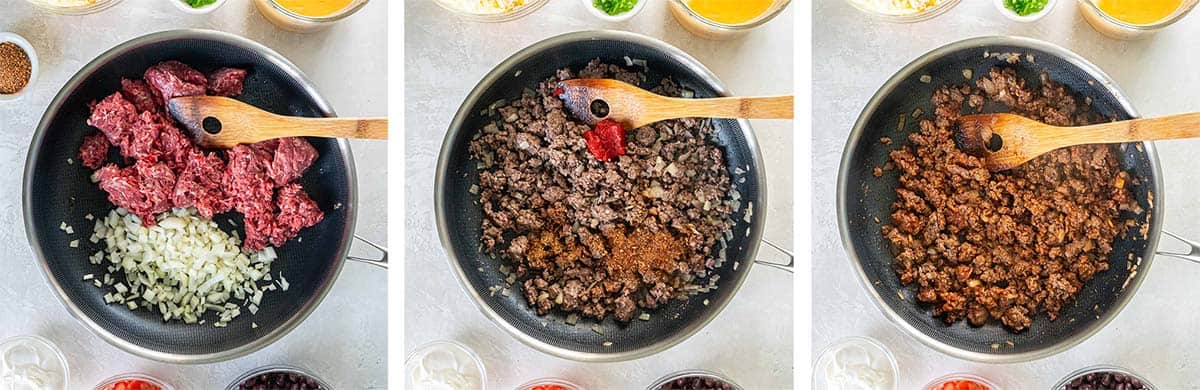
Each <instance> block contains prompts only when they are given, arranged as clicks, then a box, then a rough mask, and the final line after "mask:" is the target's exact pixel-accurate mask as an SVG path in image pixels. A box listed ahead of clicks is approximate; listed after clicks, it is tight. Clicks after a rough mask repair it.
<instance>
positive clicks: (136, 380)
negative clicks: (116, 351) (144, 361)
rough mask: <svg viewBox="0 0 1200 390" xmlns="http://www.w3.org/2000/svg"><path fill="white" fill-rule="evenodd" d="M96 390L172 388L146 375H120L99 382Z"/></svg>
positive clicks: (155, 389) (157, 389)
mask: <svg viewBox="0 0 1200 390" xmlns="http://www.w3.org/2000/svg"><path fill="white" fill-rule="evenodd" d="M96 390H172V387H171V386H169V385H167V384H166V383H164V382H163V381H161V380H159V379H158V378H155V377H152V376H149V375H146V374H121V375H117V376H114V377H112V378H108V380H106V381H104V382H100V385H99V386H96Z"/></svg>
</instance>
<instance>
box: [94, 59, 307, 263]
mask: <svg viewBox="0 0 1200 390" xmlns="http://www.w3.org/2000/svg"><path fill="white" fill-rule="evenodd" d="M212 76H213V77H212V78H211V79H207V78H205V77H204V75H203V74H202V73H200V72H199V71H196V70H195V69H192V68H191V67H189V66H187V65H184V64H183V63H180V62H177V61H167V62H163V63H160V64H157V65H154V66H152V67H150V69H147V70H146V72H145V78H146V79H145V81H142V80H129V79H122V80H121V91H120V92H116V93H113V94H112V95H109V96H107V97H105V98H104V99H102V100H101V101H99V102H95V103H93V104H91V105H90V106H91V115H90V117H89V118H88V121H87V123H88V124H89V125H91V126H93V127H96V128H97V129H99V130H100V132H99V133H95V134H90V135H86V136H84V138H83V141H82V144H81V146H80V148H79V157H80V160H81V161H82V163H83V165H84V166H85V167H88V168H92V169H97V168H98V170H97V171H96V172H95V173H94V176H93V178H94V179H95V180H96V181H97V182H98V183H99V186H100V188H101V189H103V190H104V191H105V192H107V193H108V199H109V201H111V202H112V203H113V204H114V205H116V206H118V207H123V208H125V209H127V210H129V211H130V212H133V213H134V214H137V215H138V216H139V217H141V219H142V221H143V222H144V223H146V224H147V225H150V224H153V223H154V221H155V218H154V216H155V214H158V213H162V212H165V211H168V210H170V209H171V208H172V207H195V208H196V211H197V212H199V213H200V215H202V216H204V217H205V218H212V217H213V216H214V215H216V214H221V213H224V212H228V211H230V210H231V209H236V210H237V211H239V212H241V213H243V214H244V217H245V218H244V220H245V224H244V225H245V237H246V239H245V243H244V245H245V248H246V249H247V250H250V251H257V250H260V249H263V248H264V247H266V245H267V244H268V243H270V244H272V245H275V246H280V245H283V244H284V243H285V242H286V241H287V240H289V239H291V238H292V237H295V236H296V234H298V233H299V232H300V230H301V229H303V228H306V227H309V226H312V225H315V224H317V223H318V222H320V221H321V220H322V219H323V218H324V214H323V213H322V212H321V209H320V208H319V207H318V206H317V204H316V202H313V201H312V199H310V198H309V197H308V195H307V194H305V193H304V190H303V188H301V187H300V185H299V184H296V183H294V181H295V180H296V179H298V178H300V176H301V175H302V174H303V173H304V171H305V170H306V169H308V167H309V166H310V165H312V163H313V161H315V160H316V158H317V151H316V149H315V148H313V147H312V145H310V144H309V143H308V141H305V140H304V139H301V138H284V139H280V140H270V141H264V142H260V143H257V144H253V145H240V146H237V147H235V148H233V149H231V150H229V151H228V152H220V151H204V150H200V148H199V147H197V146H195V145H194V144H192V142H191V140H190V139H188V138H187V136H185V135H184V134H183V132H181V131H180V130H179V128H178V126H176V124H175V122H174V121H173V120H171V119H170V118H169V117H167V116H166V115H167V114H166V111H165V110H164V105H163V104H164V102H165V101H166V100H167V99H170V98H173V97H178V96H193V95H203V94H204V93H205V90H206V89H210V91H211V92H212V93H214V94H221V95H224V96H235V95H238V94H240V93H241V92H242V83H243V80H244V78H245V76H246V72H245V71H244V70H240V69H233V68H221V69H219V70H217V71H216V72H213V75H212ZM210 81H211V82H210ZM110 145H111V146H113V147H116V148H117V150H118V152H119V153H120V155H121V156H122V157H124V158H125V159H126V161H121V162H120V163H121V164H118V163H108V164H107V165H105V163H106V162H107V160H108V149H109V146H110ZM222 154H225V155H226V156H227V157H226V158H227V159H228V162H226V159H223V158H222ZM130 163H132V164H130ZM122 166H124V167H122ZM276 187H280V188H279V190H278V191H276Z"/></svg>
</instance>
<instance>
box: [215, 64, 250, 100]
mask: <svg viewBox="0 0 1200 390" xmlns="http://www.w3.org/2000/svg"><path fill="white" fill-rule="evenodd" d="M245 80H246V70H245V69H237V68H221V69H217V70H216V71H214V72H212V74H210V75H208V94H209V95H213V96H227V97H234V96H237V95H241V94H242V84H243V82H244V81H245Z"/></svg>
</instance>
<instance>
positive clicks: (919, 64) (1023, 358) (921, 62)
mask: <svg viewBox="0 0 1200 390" xmlns="http://www.w3.org/2000/svg"><path fill="white" fill-rule="evenodd" d="M997 45H1008V46H1018V47H1027V48H1031V49H1036V50H1040V51H1044V52H1047V53H1052V54H1054V55H1055V56H1058V57H1060V58H1062V59H1064V60H1066V61H1067V62H1069V63H1071V64H1073V65H1075V66H1076V67H1078V68H1079V69H1081V70H1083V71H1085V72H1087V73H1088V74H1089V75H1090V76H1092V77H1093V78H1094V79H1095V80H1096V81H1097V87H1098V88H1104V89H1107V90H1108V91H1110V92H1111V93H1112V94H1113V96H1114V97H1116V99H1117V101H1118V102H1119V103H1120V105H1121V107H1122V109H1124V110H1125V111H1126V112H1128V113H1129V115H1130V116H1132V117H1138V116H1139V115H1138V113H1137V111H1136V110H1134V108H1133V105H1131V104H1130V103H1129V100H1128V99H1127V98H1126V97H1125V94H1124V93H1123V92H1121V90H1120V89H1119V88H1117V86H1116V83H1115V82H1114V81H1113V80H1112V78H1111V77H1109V76H1108V75H1107V74H1105V73H1104V72H1103V71H1101V70H1100V68H1098V67H1096V66H1095V65H1093V64H1092V63H1090V62H1088V61H1087V60H1085V59H1083V57H1080V56H1079V55H1078V54H1075V53H1073V52H1071V51H1070V50H1067V49H1065V48H1063V47H1061V46H1058V45H1054V44H1051V43H1048V42H1044V41H1040V40H1037V39H1033V38H1026V37H1002V36H990V37H976V38H969V39H965V40H962V41H958V42H954V43H950V44H948V45H945V46H942V47H940V48H937V49H934V50H933V51H930V52H928V53H926V54H924V55H922V56H920V57H918V58H917V59H915V60H913V61H912V62H911V63H909V64H908V65H906V66H905V67H904V68H902V69H900V71H898V72H896V74H895V75H894V76H892V77H891V78H889V79H888V81H887V82H886V83H884V84H883V86H882V87H880V88H879V91H877V92H876V93H875V95H874V96H873V97H871V100H870V102H868V103H867V106H866V107H865V108H863V111H862V113H861V114H860V115H859V117H858V120H857V121H856V122H855V123H854V128H853V129H852V130H851V131H850V136H849V138H848V139H847V141H846V146H845V148H844V149H843V151H842V161H841V165H840V167H839V169H838V184H837V191H838V196H837V210H838V231H839V233H840V236H841V239H842V246H843V247H844V248H845V250H846V254H847V255H848V256H849V257H848V260H849V261H850V264H851V265H852V266H853V267H854V270H855V272H857V273H858V276H859V278H858V279H859V283H860V284H861V285H862V287H863V289H864V290H866V291H867V293H868V294H870V296H871V302H872V303H874V304H875V307H877V308H878V309H879V311H880V312H882V313H883V314H884V316H886V317H887V319H888V320H889V321H890V322H892V323H893V324H895V326H896V327H898V328H900V329H901V330H903V331H904V333H906V334H908V335H909V336H911V337H913V338H915V339H917V341H920V342H921V343H923V344H925V345H926V346H929V347H930V348H933V349H935V350H937V351H939V352H942V353H944V354H947V355H950V356H954V357H957V358H960V359H966V360H971V361H976V362H983V363H1019V362H1027V361H1031V360H1037V359H1041V358H1045V357H1048V356H1051V355H1055V354H1057V353H1059V352H1063V351H1066V350H1068V349H1070V348H1071V347H1074V346H1075V345H1078V344H1079V343H1081V342H1083V341H1084V340H1087V339H1088V338H1090V337H1091V336H1092V335H1094V334H1096V333H1097V332H1099V331H1100V330H1101V329H1103V328H1104V326H1105V325H1107V324H1108V323H1109V322H1110V321H1112V319H1113V318H1115V317H1116V316H1117V315H1118V314H1119V313H1120V312H1121V310H1122V309H1124V308H1125V305H1127V304H1128V303H1129V301H1130V300H1131V299H1132V298H1133V296H1134V295H1135V293H1136V292H1137V289H1138V287H1140V286H1141V284H1142V280H1143V279H1144V278H1141V277H1138V278H1133V279H1131V280H1130V283H1129V285H1128V286H1127V287H1126V290H1125V291H1124V292H1123V293H1122V294H1121V296H1120V297H1118V298H1117V302H1116V303H1115V304H1114V306H1113V307H1112V309H1111V313H1112V315H1108V316H1104V318H1102V319H1100V320H1098V321H1096V322H1094V323H1093V324H1092V325H1091V326H1089V327H1087V328H1086V329H1084V330H1083V331H1082V332H1080V333H1077V334H1075V335H1073V336H1071V337H1069V338H1066V339H1064V340H1062V341H1059V342H1058V343H1055V344H1053V345H1050V346H1047V347H1044V348H1041V349H1038V350H1033V351H1029V352H1024V353H1017V354H1009V355H994V354H988V353H979V352H974V351H968V350H964V349H961V348H957V347H954V346H951V345H948V344H946V343H943V342H941V341H938V340H937V339H934V338H933V337H930V336H928V335H926V334H924V333H922V332H921V331H920V330H918V329H917V328H916V327H914V326H913V325H912V324H909V323H907V322H905V321H904V319H903V318H902V317H900V315H899V314H898V313H896V312H895V311H894V310H892V309H891V307H889V306H888V305H887V304H885V303H884V300H883V297H881V296H880V295H879V292H878V291H876V290H875V289H874V288H872V287H871V286H872V284H871V281H870V279H869V278H868V276H867V274H866V272H865V271H864V270H863V266H862V261H861V259H859V257H858V254H857V253H855V251H854V247H853V245H852V241H853V237H852V236H851V234H850V231H849V229H848V228H847V227H848V226H849V216H848V215H847V212H846V210H848V208H849V207H851V205H850V204H848V203H847V199H846V197H845V196H844V194H845V192H846V190H847V188H849V187H848V186H851V185H855V184H856V183H849V182H848V174H849V173H848V172H849V166H850V164H851V159H850V157H851V156H850V153H851V152H852V149H853V148H854V145H856V144H858V143H859V142H861V138H862V137H863V133H864V132H865V131H866V130H865V127H866V125H867V120H868V117H869V116H870V114H871V113H872V112H874V111H875V110H876V109H877V108H878V106H879V105H880V104H881V102H882V101H883V99H884V97H886V96H888V95H889V94H891V93H893V92H894V91H895V89H896V87H897V86H898V85H899V84H900V83H901V82H902V81H904V80H906V79H908V78H910V77H913V76H915V75H916V74H917V72H919V71H920V70H921V69H922V68H923V67H924V66H925V65H927V64H928V63H930V62H932V61H933V60H934V59H936V58H940V57H942V56H944V55H946V54H948V53H952V52H956V51H959V50H964V49H970V48H976V47H978V48H982V47H989V46H997ZM1142 146H1143V148H1145V152H1146V155H1147V157H1148V158H1149V160H1150V166H1151V169H1152V170H1153V171H1154V183H1152V184H1153V187H1152V188H1153V191H1154V193H1155V194H1156V196H1155V207H1154V211H1153V213H1152V215H1151V218H1150V219H1151V220H1150V230H1149V232H1150V234H1149V236H1148V237H1147V238H1146V241H1147V242H1146V253H1145V254H1143V259H1142V262H1141V264H1140V265H1139V266H1138V269H1139V272H1140V273H1142V274H1143V275H1144V274H1145V272H1147V271H1149V269H1150V265H1151V263H1152V262H1153V259H1154V255H1155V253H1156V248H1157V246H1158V239H1159V233H1160V232H1162V213H1163V211H1162V210H1163V191H1162V188H1163V183H1162V167H1161V165H1159V161H1158V153H1157V152H1156V151H1155V149H1154V143H1153V142H1143V143H1142Z"/></svg>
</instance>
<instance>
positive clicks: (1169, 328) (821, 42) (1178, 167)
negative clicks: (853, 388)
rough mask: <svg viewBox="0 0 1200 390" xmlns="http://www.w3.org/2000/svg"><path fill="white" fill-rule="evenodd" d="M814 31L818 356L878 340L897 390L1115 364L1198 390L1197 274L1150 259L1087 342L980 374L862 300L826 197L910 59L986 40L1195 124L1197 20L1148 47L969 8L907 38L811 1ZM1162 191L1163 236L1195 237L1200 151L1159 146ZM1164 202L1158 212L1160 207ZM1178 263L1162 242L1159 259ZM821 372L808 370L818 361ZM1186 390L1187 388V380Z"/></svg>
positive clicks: (1007, 382) (1143, 109) (910, 30)
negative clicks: (1066, 64) (1083, 68)
mask: <svg viewBox="0 0 1200 390" xmlns="http://www.w3.org/2000/svg"><path fill="white" fill-rule="evenodd" d="M816 3H817V4H816V6H815V8H814V14H813V20H814V24H815V25H814V29H813V31H814V32H813V39H814V43H813V79H814V85H813V102H814V106H813V118H814V119H813V134H814V140H813V154H814V155H813V156H812V159H813V161H812V164H813V172H814V174H813V187H814V188H813V198H812V204H813V206H812V207H813V210H812V212H813V221H812V227H813V245H814V248H813V262H814V265H813V275H814V278H813V281H814V283H813V287H814V296H813V298H812V300H813V333H812V334H813V348H814V352H813V353H816V352H817V351H820V349H821V348H824V347H825V346H828V345H829V344H831V343H833V342H834V341H836V340H838V339H841V338H843V337H847V336H852V335H864V336H870V337H873V338H875V339H878V340H880V341H881V342H883V343H884V344H885V345H887V346H888V347H889V348H891V350H892V351H893V352H894V353H895V355H896V357H897V360H899V363H900V371H901V372H902V373H903V374H902V378H901V382H900V388H901V389H917V388H919V387H920V386H923V385H925V384H926V383H928V382H929V381H930V380H932V379H934V378H936V377H938V376H941V375H944V374H947V373H951V372H972V373H976V374H978V375H981V376H984V377H986V378H989V379H992V380H993V381H996V382H998V383H997V384H998V385H999V386H1001V387H1002V388H1004V389H1045V388H1049V387H1050V386H1053V385H1054V384H1055V383H1056V382H1057V381H1058V380H1060V379H1062V378H1063V377H1065V376H1066V375H1067V374H1069V373H1070V372H1072V371H1074V370H1076V369H1079V368H1082V367H1085V366H1091V365H1095V364H1101V363H1103V364H1115V365H1118V366H1124V367H1126V368H1129V369H1132V370H1134V371H1135V372H1137V373H1140V374H1141V375H1143V376H1145V377H1147V378H1148V379H1149V380H1150V381H1151V382H1152V383H1153V384H1154V385H1156V386H1157V387H1158V388H1159V389H1197V388H1200V385H1197V384H1196V382H1195V379H1196V378H1200V363H1198V360H1200V352H1198V351H1200V338H1197V337H1195V329H1194V328H1195V324H1197V323H1200V310H1196V309H1195V308H1194V307H1189V303H1190V302H1193V301H1195V300H1196V298H1200V293H1197V291H1196V289H1195V284H1196V282H1195V279H1196V275H1198V274H1200V265H1198V264H1191V263H1187V262H1184V261H1179V260H1175V259H1171V258H1167V257H1162V256H1159V257H1157V258H1156V259H1155V261H1154V263H1153V267H1151V269H1150V270H1149V271H1148V272H1149V274H1148V275H1146V279H1145V281H1144V283H1143V284H1142V287H1141V289H1140V290H1139V291H1138V293H1137V296H1136V297H1135V298H1134V299H1133V300H1132V301H1131V302H1130V303H1129V305H1128V306H1127V307H1126V308H1125V309H1124V311H1123V312H1122V313H1121V314H1120V316H1118V317H1117V318H1116V319H1114V320H1113V321H1112V322H1111V323H1109V324H1108V326H1107V327H1105V329H1104V330H1102V331H1100V333H1098V334H1096V335H1095V336H1093V337H1092V338H1091V339H1089V340H1087V341H1085V342H1083V343H1082V344H1080V345H1078V346H1076V347H1074V348H1072V349H1071V350H1069V351H1067V352H1064V353H1061V354H1058V355H1055V356H1053V357H1050V358H1046V359H1042V360H1038V361H1034V362H1029V363H1022V364H1011V365H987V364H976V363H971V362H967V361H963V360H958V359H955V358H951V357H949V356H946V355H943V354H940V353H938V352H936V351H934V350H933V349H930V348H928V347H925V346H924V345H923V344H921V343H919V342H917V341H916V340H915V339H912V338H910V337H908V336H906V335H904V334H903V333H901V331H900V330H898V329H897V328H895V327H894V326H892V325H891V324H890V323H889V322H888V320H887V319H885V318H884V316H883V315H882V314H881V313H880V312H879V310H877V309H876V307H875V306H874V304H872V302H871V301H869V300H868V297H867V294H866V292H865V291H864V290H863V288H862V287H861V286H860V285H859V282H858V279H857V276H856V275H855V273H854V271H853V270H852V269H851V265H850V263H849V261H848V259H847V255H846V252H845V251H844V250H843V248H842V244H841V240H840V239H839V238H838V230H837V217H836V215H837V210H836V209H835V207H836V206H835V204H836V201H835V199H836V198H835V194H836V182H837V174H836V172H837V169H838V164H839V161H840V158H841V154H842V147H843V146H844V144H845V142H846V136H847V135H848V134H849V132H850V128H851V127H852V126H853V124H854V121H855V120H856V119H857V118H858V114H859V112H860V111H861V110H862V108H863V106H864V105H866V103H867V100H869V99H870V98H871V96H872V95H873V94H874V93H875V91H876V90H877V89H878V88H879V87H880V86H881V85H883V83H884V81H885V80H887V78H889V77H891V76H892V74H894V73H895V72H896V71H898V70H899V69H900V68H901V67H903V66H904V65H905V64H907V63H908V62H909V61H911V60H913V59H914V58H916V57H917V56H919V55H921V54H924V53H925V52H927V51H929V50H932V49H934V48H936V47H939V46H942V45H944V44H947V43H950V42H954V41H958V40H961V39H964V38H968V37H973V36H981V35H1021V36H1028V37H1034V38H1038V39H1042V40H1046V41H1050V42H1052V43H1055V44H1058V45H1061V46H1064V47H1066V48H1068V49H1071V50H1073V51H1075V52H1076V53H1079V54H1080V55H1082V56H1083V57H1084V58H1087V59H1088V60H1089V61H1091V62H1092V63H1095V64H1096V65H1097V66H1099V67H1100V68H1101V69H1103V70H1104V71H1105V72H1106V73H1108V75H1109V76H1112V78H1113V79H1115V80H1116V83H1117V85H1118V86H1119V87H1120V88H1121V89H1122V90H1123V91H1124V92H1125V94H1126V95H1127V96H1128V97H1129V99H1130V100H1131V102H1132V103H1133V106H1134V107H1135V108H1137V110H1138V111H1139V112H1140V113H1141V114H1142V115H1145V116H1155V115H1165V114H1173V113H1182V112H1189V111H1197V110H1200V102H1198V101H1197V99H1196V98H1197V93H1196V92H1195V91H1196V89H1197V88H1198V87H1200V73H1198V72H1196V65H1197V64H1200V52H1198V51H1196V50H1195V48H1196V40H1195V37H1196V36H1198V35H1200V20H1198V18H1200V17H1198V16H1196V15H1192V16H1191V17H1189V18H1187V19H1184V20H1183V21H1181V22H1179V23H1178V24H1176V25H1174V26H1172V27H1170V28H1168V29H1166V30H1164V31H1161V32H1159V33H1158V34H1157V35H1156V36H1154V37H1153V38H1151V39H1149V40H1144V41H1137V42H1123V41H1116V40H1112V39H1109V38H1106V37H1104V36H1102V35H1100V34H1098V33H1096V32H1095V31H1094V30H1092V28H1091V27H1090V26H1089V25H1088V24H1087V23H1086V22H1085V21H1084V20H1083V18H1082V16H1081V15H1079V12H1078V11H1077V8H1076V4H1075V1H1072V0H1064V1H1060V2H1059V5H1058V7H1057V8H1056V9H1055V10H1054V11H1053V13H1052V14H1050V15H1047V16H1046V18H1045V19H1042V20H1041V21H1040V22H1037V23H1033V24H1018V23H1015V22H1011V21H1009V20H1008V19H1004V18H1003V17H1002V16H1001V15H1000V14H999V12H998V11H997V10H996V9H995V8H994V6H993V5H992V4H991V3H992V2H991V1H979V0H970V1H963V2H962V4H960V5H959V6H957V7H956V8H954V9H952V10H950V12H949V13H947V14H945V15H943V16H940V17H938V18H935V19H933V20H930V21H927V22H923V23H917V24H912V25H900V24H888V23H884V22H878V21H874V20H872V19H870V18H868V17H867V16H866V15H864V14H862V13H861V12H859V11H857V10H855V9H854V8H852V7H851V6H849V5H848V4H847V3H846V2H845V1H840V0H824V1H817V2H816ZM1157 146H1158V151H1159V158H1160V160H1161V162H1162V166H1163V171H1164V172H1163V177H1164V179H1165V183H1166V191H1165V194H1163V195H1164V196H1160V197H1159V199H1157V200H1158V202H1160V204H1161V207H1165V209H1164V210H1165V220H1164V221H1163V227H1164V228H1165V229H1167V230H1170V231H1172V232H1176V233H1179V234H1182V235H1184V236H1187V237H1192V238H1198V237H1200V225H1197V224H1195V221H1196V220H1197V219H1198V218H1200V207H1197V206H1200V199H1196V197H1194V196H1192V192H1193V190H1194V189H1195V188H1196V187H1195V183H1198V182H1200V169H1197V167H1198V166H1197V164H1196V157H1195V150H1196V149H1197V148H1200V141H1170V142H1159V143H1157ZM1162 202H1165V203H1162ZM1162 248H1170V249H1179V248H1180V245H1179V244H1178V243H1176V242H1172V241H1171V239H1170V238H1163V240H1162V241H1161V243H1160V249H1162ZM813 358H814V359H816V357H815V356H814V357H813ZM1189 378H1190V380H1189Z"/></svg>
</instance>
